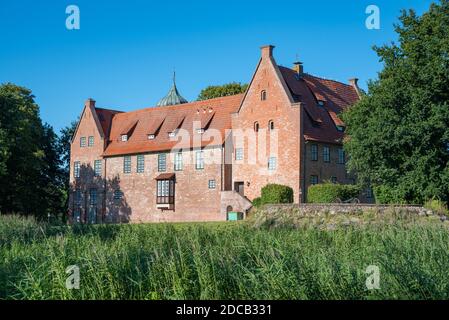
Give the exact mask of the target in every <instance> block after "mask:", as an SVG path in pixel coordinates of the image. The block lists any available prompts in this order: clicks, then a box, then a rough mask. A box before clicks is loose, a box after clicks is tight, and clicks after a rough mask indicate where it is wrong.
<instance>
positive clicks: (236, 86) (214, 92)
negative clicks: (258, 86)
mask: <svg viewBox="0 0 449 320" xmlns="http://www.w3.org/2000/svg"><path fill="white" fill-rule="evenodd" d="M247 88H248V85H247V84H240V83H237V82H231V83H228V84H224V85H222V86H208V87H207V88H205V89H203V90H201V92H200V95H199V96H198V100H208V99H213V98H218V97H225V96H232V95H235V94H239V93H244V92H245V91H246V89H247Z"/></svg>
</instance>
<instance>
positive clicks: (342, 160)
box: [338, 148, 346, 164]
mask: <svg viewBox="0 0 449 320" xmlns="http://www.w3.org/2000/svg"><path fill="white" fill-rule="evenodd" d="M345 158H346V157H345V150H343V148H340V149H338V163H339V164H345V163H346V159H345Z"/></svg>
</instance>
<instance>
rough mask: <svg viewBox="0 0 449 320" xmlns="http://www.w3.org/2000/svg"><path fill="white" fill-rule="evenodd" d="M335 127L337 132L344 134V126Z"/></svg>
mask: <svg viewBox="0 0 449 320" xmlns="http://www.w3.org/2000/svg"><path fill="white" fill-rule="evenodd" d="M336 127H337V131H339V132H345V130H346V128H345V126H336Z"/></svg>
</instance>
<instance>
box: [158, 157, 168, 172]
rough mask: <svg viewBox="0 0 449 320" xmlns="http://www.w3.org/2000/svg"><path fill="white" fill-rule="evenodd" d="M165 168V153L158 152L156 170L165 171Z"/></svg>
mask: <svg viewBox="0 0 449 320" xmlns="http://www.w3.org/2000/svg"><path fill="white" fill-rule="evenodd" d="M166 170H167V155H166V154H165V153H160V154H158V155H157V171H159V172H165V171H166Z"/></svg>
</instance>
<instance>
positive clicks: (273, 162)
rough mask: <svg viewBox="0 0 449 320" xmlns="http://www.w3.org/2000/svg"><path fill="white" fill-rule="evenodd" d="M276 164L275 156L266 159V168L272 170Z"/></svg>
mask: <svg viewBox="0 0 449 320" xmlns="http://www.w3.org/2000/svg"><path fill="white" fill-rule="evenodd" d="M276 166H277V159H276V157H270V158H269V159H268V170H270V171H274V170H276Z"/></svg>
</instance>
